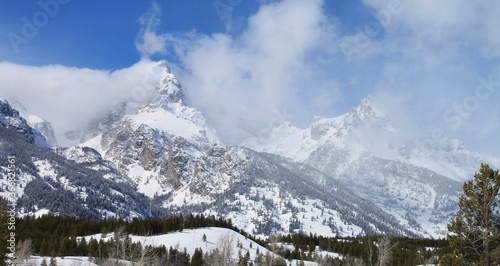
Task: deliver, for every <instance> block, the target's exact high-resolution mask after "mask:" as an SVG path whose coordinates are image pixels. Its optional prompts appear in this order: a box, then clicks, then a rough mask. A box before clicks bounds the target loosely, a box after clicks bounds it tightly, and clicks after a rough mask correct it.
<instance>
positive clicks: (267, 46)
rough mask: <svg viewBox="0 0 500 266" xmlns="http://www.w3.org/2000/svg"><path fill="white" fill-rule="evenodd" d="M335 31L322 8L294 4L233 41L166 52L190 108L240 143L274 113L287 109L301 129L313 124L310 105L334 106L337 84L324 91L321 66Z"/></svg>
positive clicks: (198, 39) (179, 38)
mask: <svg viewBox="0 0 500 266" xmlns="http://www.w3.org/2000/svg"><path fill="white" fill-rule="evenodd" d="M335 31H336V29H335V23H332V21H329V19H328V18H327V17H326V16H325V15H324V13H323V3H322V1H317V0H314V1H297V0H291V1H282V2H278V3H271V4H267V5H263V6H261V8H260V9H259V11H258V12H257V13H256V14H254V15H252V16H251V17H250V18H249V19H248V27H247V28H246V30H244V31H243V32H242V33H241V34H239V35H237V36H234V35H229V34H212V35H206V34H199V33H188V34H182V35H176V36H172V37H171V38H170V39H169V44H170V45H171V47H172V48H173V50H174V51H175V52H176V55H177V57H178V59H179V61H180V64H178V65H177V66H176V67H177V70H178V71H179V73H180V75H181V77H180V80H182V83H183V84H184V87H185V90H186V94H187V96H188V98H189V101H190V102H191V103H192V104H193V105H194V106H196V107H197V108H199V109H201V110H202V111H203V112H204V113H205V115H207V117H208V119H209V120H210V121H211V122H212V124H213V125H215V127H216V129H217V130H218V131H219V133H220V134H222V135H223V136H224V137H225V139H227V140H229V142H230V143H237V142H238V141H239V140H241V138H242V137H245V136H248V135H252V134H257V133H258V131H259V130H260V129H262V128H263V127H266V126H268V125H269V123H270V121H275V120H276V119H274V117H273V116H274V114H275V113H276V110H281V109H283V108H287V109H288V110H289V112H290V113H292V114H293V116H294V117H295V118H296V120H297V121H294V122H299V123H300V122H304V121H306V120H307V121H310V116H311V113H310V112H309V111H310V110H309V109H308V105H309V104H310V103H313V104H315V103H320V104H321V105H322V106H321V107H324V106H325V105H328V104H332V103H334V102H335V99H336V98H337V97H338V94H339V90H338V86H337V85H338V83H335V82H333V81H332V79H328V80H329V81H330V83H332V84H334V85H333V86H332V87H330V88H327V87H325V86H324V84H329V83H328V82H325V83H324V82H323V81H326V80H325V77H326V73H325V70H324V69H321V64H320V63H318V59H319V58H320V57H321V56H322V55H325V54H331V53H332V52H331V46H330V44H331V42H332V40H333V38H334V36H335ZM319 94H321V95H322V96H323V99H322V100H320V99H318V98H317V97H315V95H319ZM326 99H330V100H331V102H325V101H324V100H326Z"/></svg>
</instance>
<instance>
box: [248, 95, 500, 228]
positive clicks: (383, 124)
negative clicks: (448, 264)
mask: <svg viewBox="0 0 500 266" xmlns="http://www.w3.org/2000/svg"><path fill="white" fill-rule="evenodd" d="M241 145H242V146H246V147H249V148H252V149H255V150H257V151H264V152H269V153H275V154H279V155H282V156H285V157H288V158H292V159H293V160H295V161H297V162H302V163H306V164H309V165H311V166H314V167H316V168H317V169H319V170H321V171H323V172H324V173H326V174H328V175H330V176H332V177H333V178H335V179H337V180H339V181H341V182H342V183H343V184H344V185H346V186H347V187H348V188H350V189H351V190H353V191H356V192H357V193H358V194H359V195H361V196H362V197H364V198H369V199H371V200H373V201H374V202H375V203H376V204H377V205H378V206H379V207H381V208H382V209H384V210H385V211H387V212H389V213H391V214H393V215H395V216H396V217H398V219H399V220H400V222H401V224H403V225H405V226H406V227H408V228H413V229H415V230H417V231H419V232H421V233H422V234H424V235H428V236H443V235H444V234H445V233H446V231H445V228H446V223H447V222H448V219H449V218H450V216H451V214H452V213H453V212H454V211H455V210H456V208H457V207H456V206H457V205H456V202H457V200H458V195H459V193H460V191H461V182H463V181H464V180H467V179H469V178H471V177H472V176H473V173H474V172H475V171H476V170H477V169H478V167H479V165H480V163H482V162H486V163H489V164H491V165H492V167H496V168H498V167H499V166H500V159H499V158H493V157H492V156H488V155H483V154H479V153H477V152H473V151H471V150H469V149H468V148H467V147H466V146H465V145H464V144H463V143H462V142H460V141H458V140H447V141H446V142H443V143H436V142H433V141H429V139H425V138H416V139H401V138H400V136H399V135H398V129H397V128H395V127H394V125H393V123H392V122H391V121H390V119H389V118H388V117H387V116H386V115H385V114H384V113H382V112H381V111H379V110H378V109H377V108H376V107H375V106H374V105H373V104H372V103H371V100H370V98H367V99H364V100H362V101H361V102H360V104H359V105H358V106H356V107H353V108H352V109H351V110H350V111H349V112H348V113H347V114H345V115H342V116H339V117H335V118H322V117H317V118H315V119H314V121H313V123H312V124H311V126H310V127H308V128H306V129H300V128H297V127H294V126H293V125H291V124H290V123H287V122H284V123H282V124H280V125H278V126H276V127H275V128H273V129H271V130H270V131H269V134H268V135H266V136H261V137H259V138H250V139H247V140H245V141H244V142H243V143H242V144H241Z"/></svg>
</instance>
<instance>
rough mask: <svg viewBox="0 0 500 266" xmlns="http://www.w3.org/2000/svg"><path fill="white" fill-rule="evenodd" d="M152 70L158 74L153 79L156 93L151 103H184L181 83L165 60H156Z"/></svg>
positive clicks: (161, 104) (160, 104) (162, 104)
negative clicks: (155, 79) (157, 76)
mask: <svg viewBox="0 0 500 266" xmlns="http://www.w3.org/2000/svg"><path fill="white" fill-rule="evenodd" d="M154 71H155V72H158V73H159V74H160V76H159V79H158V80H157V81H155V83H154V88H155V91H156V95H155V97H154V100H153V102H152V103H153V104H155V105H159V106H164V105H168V103H172V102H175V103H179V104H184V92H183V90H182V86H181V83H180V82H179V81H178V80H177V78H176V77H175V76H174V74H173V73H172V71H171V70H170V67H169V65H168V63H167V61H165V60H161V61H159V62H157V64H156V65H155V66H154Z"/></svg>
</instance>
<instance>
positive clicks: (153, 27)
mask: <svg viewBox="0 0 500 266" xmlns="http://www.w3.org/2000/svg"><path fill="white" fill-rule="evenodd" d="M160 17H161V7H160V6H159V5H158V4H157V3H156V2H152V3H151V6H150V7H149V9H148V10H147V11H146V12H145V13H144V14H142V16H141V17H140V18H139V23H140V24H141V31H140V32H139V35H138V36H137V39H136V42H135V46H136V48H137V50H138V51H139V53H140V54H141V57H142V58H149V57H150V56H151V55H154V54H157V53H159V54H165V53H166V44H167V43H166V42H167V36H166V35H164V34H157V33H156V31H157V28H158V25H159V24H160V21H161V20H160Z"/></svg>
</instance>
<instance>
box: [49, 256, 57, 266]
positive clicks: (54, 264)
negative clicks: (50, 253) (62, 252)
mask: <svg viewBox="0 0 500 266" xmlns="http://www.w3.org/2000/svg"><path fill="white" fill-rule="evenodd" d="M49 266H57V260H56V258H54V257H52V258H50V263H49Z"/></svg>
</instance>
